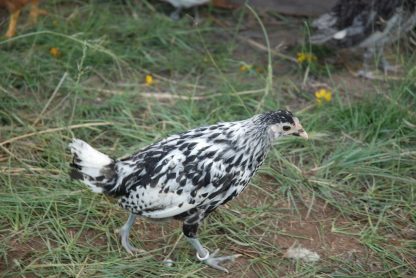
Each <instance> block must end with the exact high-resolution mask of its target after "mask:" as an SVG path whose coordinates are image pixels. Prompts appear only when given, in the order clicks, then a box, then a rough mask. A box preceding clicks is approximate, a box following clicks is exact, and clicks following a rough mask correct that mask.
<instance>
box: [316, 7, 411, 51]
mask: <svg viewBox="0 0 416 278" xmlns="http://www.w3.org/2000/svg"><path fill="white" fill-rule="evenodd" d="M415 24H416V1H415V0H340V1H338V2H337V4H336V5H335V6H334V7H333V8H332V10H331V12H329V13H327V14H324V15H322V16H321V17H319V18H318V19H316V20H315V21H314V22H313V23H312V26H313V27H315V28H317V31H316V34H314V36H312V38H311V41H312V42H313V43H328V44H330V45H335V46H338V47H373V46H376V45H379V44H382V45H384V44H385V43H387V42H392V41H395V40H397V39H398V38H400V37H401V36H402V35H403V34H405V33H406V32H408V31H409V30H411V29H412V28H413V27H414V26H415Z"/></svg>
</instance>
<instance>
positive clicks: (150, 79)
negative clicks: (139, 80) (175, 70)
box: [145, 74, 154, 86]
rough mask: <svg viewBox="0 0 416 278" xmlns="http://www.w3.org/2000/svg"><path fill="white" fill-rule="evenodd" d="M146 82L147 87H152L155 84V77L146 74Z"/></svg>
mask: <svg viewBox="0 0 416 278" xmlns="http://www.w3.org/2000/svg"><path fill="white" fill-rule="evenodd" d="M145 82H146V85H147V86H152V85H153V83H154V81H153V76H152V75H151V74H146V78H145Z"/></svg>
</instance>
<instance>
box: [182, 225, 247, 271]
mask: <svg viewBox="0 0 416 278" xmlns="http://www.w3.org/2000/svg"><path fill="white" fill-rule="evenodd" d="M198 225H199V224H198V223H193V224H187V223H186V222H185V223H184V224H183V233H184V234H185V236H186V239H187V240H188V242H189V243H190V244H191V245H192V246H193V247H194V248H195V250H196V257H197V258H198V260H200V261H201V262H203V263H205V264H207V265H209V266H210V267H213V268H215V269H218V270H221V271H224V272H226V273H228V270H227V269H226V268H225V267H222V266H220V263H222V262H224V261H234V260H235V259H236V258H238V257H240V256H241V255H240V254H236V255H231V256H224V257H216V256H215V255H216V254H217V253H218V251H219V249H217V250H215V251H214V252H213V253H212V254H209V251H208V250H207V249H206V248H205V247H203V246H202V244H201V242H199V240H198V238H197V237H196V232H197V230H198Z"/></svg>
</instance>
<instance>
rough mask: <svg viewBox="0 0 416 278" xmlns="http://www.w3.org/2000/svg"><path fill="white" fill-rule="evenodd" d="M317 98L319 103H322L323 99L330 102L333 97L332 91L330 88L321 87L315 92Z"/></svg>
mask: <svg viewBox="0 0 416 278" xmlns="http://www.w3.org/2000/svg"><path fill="white" fill-rule="evenodd" d="M315 98H316V101H317V102H318V104H322V102H323V101H325V102H330V101H331V99H332V93H331V91H330V90H328V89H320V90H318V91H316V92H315Z"/></svg>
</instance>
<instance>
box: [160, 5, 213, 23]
mask: <svg viewBox="0 0 416 278" xmlns="http://www.w3.org/2000/svg"><path fill="white" fill-rule="evenodd" d="M164 1H165V2H168V3H169V4H171V5H172V6H174V7H175V8H176V9H175V11H173V12H172V13H171V14H170V17H171V18H172V19H173V20H179V18H180V15H181V12H182V10H183V9H189V8H192V7H193V8H194V11H195V21H196V22H197V21H199V14H198V6H200V5H204V4H208V3H209V1H210V0H164Z"/></svg>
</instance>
